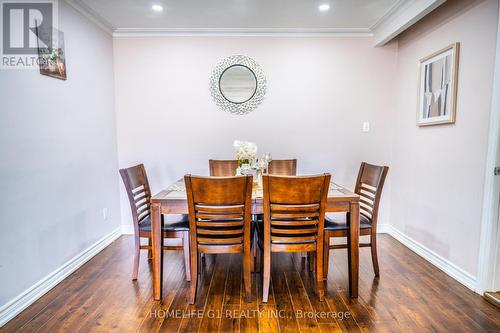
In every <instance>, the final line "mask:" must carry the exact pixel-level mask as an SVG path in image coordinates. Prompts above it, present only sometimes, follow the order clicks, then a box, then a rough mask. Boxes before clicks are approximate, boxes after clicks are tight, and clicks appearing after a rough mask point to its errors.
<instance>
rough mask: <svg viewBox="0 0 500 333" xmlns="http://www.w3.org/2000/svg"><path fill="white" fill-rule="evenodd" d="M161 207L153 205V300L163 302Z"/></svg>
mask: <svg viewBox="0 0 500 333" xmlns="http://www.w3.org/2000/svg"><path fill="white" fill-rule="evenodd" d="M160 208H161V205H160V204H159V203H153V204H152V205H151V229H152V231H151V233H152V235H151V236H152V237H151V238H152V241H153V298H154V300H155V301H159V300H161V292H162V290H161V287H162V281H163V250H162V245H163V244H162V243H163V239H162V233H161V229H162V228H161V209H160Z"/></svg>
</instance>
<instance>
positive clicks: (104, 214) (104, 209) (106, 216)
mask: <svg viewBox="0 0 500 333" xmlns="http://www.w3.org/2000/svg"><path fill="white" fill-rule="evenodd" d="M102 219H103V220H104V221H106V220H107V219H108V209H107V208H103V209H102Z"/></svg>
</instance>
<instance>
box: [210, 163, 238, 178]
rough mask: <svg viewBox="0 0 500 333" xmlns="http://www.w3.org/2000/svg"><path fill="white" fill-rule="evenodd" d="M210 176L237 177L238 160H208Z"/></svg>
mask: <svg viewBox="0 0 500 333" xmlns="http://www.w3.org/2000/svg"><path fill="white" fill-rule="evenodd" d="M208 166H209V168H210V176H215V177H231V176H234V175H236V169H237V168H238V160H208Z"/></svg>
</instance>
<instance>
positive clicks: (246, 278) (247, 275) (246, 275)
mask: <svg viewBox="0 0 500 333" xmlns="http://www.w3.org/2000/svg"><path fill="white" fill-rule="evenodd" d="M253 261H254V257H253V254H252V252H251V251H248V252H247V253H243V282H244V285H245V298H246V301H247V302H250V301H251V300H252V270H251V266H252V262H253Z"/></svg>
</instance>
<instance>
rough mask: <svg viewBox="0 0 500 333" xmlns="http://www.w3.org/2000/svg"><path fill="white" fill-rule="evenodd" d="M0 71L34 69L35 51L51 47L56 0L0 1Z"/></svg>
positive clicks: (35, 66) (35, 63)
mask: <svg viewBox="0 0 500 333" xmlns="http://www.w3.org/2000/svg"><path fill="white" fill-rule="evenodd" d="M0 17H1V21H2V24H1V29H2V32H1V39H2V40H1V46H2V53H1V56H2V62H1V68H3V69H4V68H16V69H18V68H37V61H38V48H39V47H40V48H47V47H51V46H52V36H53V34H52V31H53V29H54V28H55V27H56V24H55V23H56V21H57V0H54V1H52V0H44V1H20V0H18V1H15V0H10V1H1V16H0Z"/></svg>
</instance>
